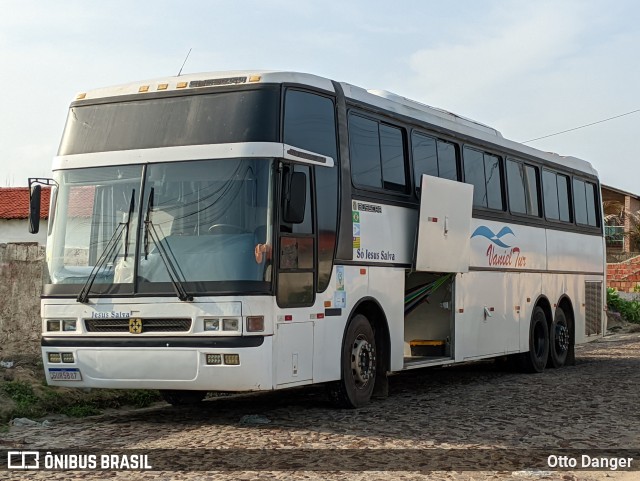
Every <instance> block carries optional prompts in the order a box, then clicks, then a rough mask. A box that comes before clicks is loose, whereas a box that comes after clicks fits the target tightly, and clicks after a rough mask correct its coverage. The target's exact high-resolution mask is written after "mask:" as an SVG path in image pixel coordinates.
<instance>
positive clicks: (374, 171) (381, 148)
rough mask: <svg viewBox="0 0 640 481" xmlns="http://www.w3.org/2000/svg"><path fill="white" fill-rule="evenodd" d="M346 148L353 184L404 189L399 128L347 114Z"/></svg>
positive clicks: (402, 148) (403, 156)
mask: <svg viewBox="0 0 640 481" xmlns="http://www.w3.org/2000/svg"><path fill="white" fill-rule="evenodd" d="M349 151H350V154H351V177H352V179H353V183H354V184H356V185H358V186H362V187H374V188H378V189H380V188H384V189H385V190H391V191H395V192H406V185H407V181H406V171H405V165H406V162H405V154H404V138H403V134H402V129H400V128H398V127H393V126H391V125H387V124H383V123H381V122H378V121H376V120H371V119H367V118H364V117H361V116H359V115H355V114H350V115H349Z"/></svg>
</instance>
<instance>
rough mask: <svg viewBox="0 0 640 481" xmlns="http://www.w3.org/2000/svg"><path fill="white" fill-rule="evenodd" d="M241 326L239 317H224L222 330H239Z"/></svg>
mask: <svg viewBox="0 0 640 481" xmlns="http://www.w3.org/2000/svg"><path fill="white" fill-rule="evenodd" d="M239 327H240V323H239V322H238V319H237V318H231V319H222V330H223V331H238V330H239Z"/></svg>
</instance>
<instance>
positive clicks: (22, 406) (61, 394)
mask: <svg viewBox="0 0 640 481" xmlns="http://www.w3.org/2000/svg"><path fill="white" fill-rule="evenodd" d="M2 371H3V372H2ZM0 374H1V375H2V376H0V432H3V431H6V430H7V423H8V422H9V421H10V420H11V419H15V418H29V419H32V420H37V419H39V418H43V417H45V416H48V415H52V414H64V415H66V416H70V417H86V416H93V415H96V414H100V413H101V412H103V411H104V410H105V409H108V408H112V409H118V408H122V407H126V406H131V407H135V408H143V407H146V406H149V405H151V404H153V403H155V402H157V401H160V400H161V397H160V393H158V391H148V390H119V389H118V390H116V389H95V390H92V391H89V392H86V391H82V390H80V389H72V388H61V387H54V386H48V385H47V384H46V380H45V379H44V372H43V371H42V366H41V365H40V366H38V364H37V363H34V364H31V365H30V366H20V367H18V368H9V369H4V370H0ZM3 378H4V379H3Z"/></svg>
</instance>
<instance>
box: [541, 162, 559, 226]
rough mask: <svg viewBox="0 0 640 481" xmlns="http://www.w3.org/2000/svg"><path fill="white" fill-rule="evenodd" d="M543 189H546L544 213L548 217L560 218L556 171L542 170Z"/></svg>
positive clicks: (552, 218)
mask: <svg viewBox="0 0 640 481" xmlns="http://www.w3.org/2000/svg"><path fill="white" fill-rule="evenodd" d="M542 189H543V191H544V215H545V216H546V218H547V219H551V220H559V219H560V214H559V212H558V185H557V183H556V174H555V173H553V172H550V171H548V170H543V171H542Z"/></svg>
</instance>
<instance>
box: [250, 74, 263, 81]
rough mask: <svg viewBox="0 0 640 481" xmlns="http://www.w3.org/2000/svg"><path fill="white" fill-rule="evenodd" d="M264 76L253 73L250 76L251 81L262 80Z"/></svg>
mask: <svg viewBox="0 0 640 481" xmlns="http://www.w3.org/2000/svg"><path fill="white" fill-rule="evenodd" d="M261 78H262V77H261V76H260V75H252V76H251V77H249V82H260V79H261Z"/></svg>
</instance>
